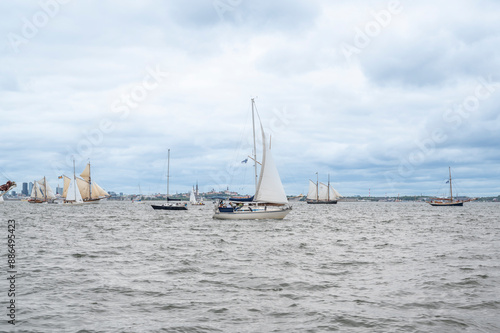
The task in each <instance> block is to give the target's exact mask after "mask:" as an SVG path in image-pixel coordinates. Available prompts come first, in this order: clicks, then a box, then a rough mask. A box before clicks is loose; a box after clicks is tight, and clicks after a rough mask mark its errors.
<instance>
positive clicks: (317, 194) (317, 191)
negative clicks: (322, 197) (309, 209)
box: [316, 172, 319, 201]
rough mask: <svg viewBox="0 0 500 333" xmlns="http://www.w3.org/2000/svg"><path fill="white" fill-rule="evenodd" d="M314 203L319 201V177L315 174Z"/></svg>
mask: <svg viewBox="0 0 500 333" xmlns="http://www.w3.org/2000/svg"><path fill="white" fill-rule="evenodd" d="M316 201H319V176H318V173H317V172H316Z"/></svg>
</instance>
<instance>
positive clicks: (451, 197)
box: [448, 167, 453, 202]
mask: <svg viewBox="0 0 500 333" xmlns="http://www.w3.org/2000/svg"><path fill="white" fill-rule="evenodd" d="M448 170H449V172H450V202H453V192H452V189H451V167H448Z"/></svg>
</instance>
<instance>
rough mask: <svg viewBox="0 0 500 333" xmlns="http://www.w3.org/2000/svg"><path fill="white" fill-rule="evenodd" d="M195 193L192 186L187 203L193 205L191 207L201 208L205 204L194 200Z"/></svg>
mask: <svg viewBox="0 0 500 333" xmlns="http://www.w3.org/2000/svg"><path fill="white" fill-rule="evenodd" d="M196 186H198V185H196ZM195 192H196V191H195V190H194V186H193V188H192V189H191V194H189V203H190V204H191V205H193V206H203V205H205V204H204V203H203V200H201V199H200V200H198V199H197V198H196V193H195Z"/></svg>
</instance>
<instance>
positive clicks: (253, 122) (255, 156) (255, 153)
mask: <svg viewBox="0 0 500 333" xmlns="http://www.w3.org/2000/svg"><path fill="white" fill-rule="evenodd" d="M254 104H255V101H254V99H253V98H252V125H253V160H254V162H255V163H254V165H255V191H257V146H256V144H255V116H254Z"/></svg>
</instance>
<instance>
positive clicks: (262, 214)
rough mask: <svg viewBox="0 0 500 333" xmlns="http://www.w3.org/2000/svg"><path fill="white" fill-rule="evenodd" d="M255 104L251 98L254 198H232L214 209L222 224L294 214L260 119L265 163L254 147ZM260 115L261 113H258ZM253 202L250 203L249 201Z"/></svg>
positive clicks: (219, 202)
mask: <svg viewBox="0 0 500 333" xmlns="http://www.w3.org/2000/svg"><path fill="white" fill-rule="evenodd" d="M255 112H256V108H255V100H254V99H253V98H252V123H253V145H254V149H253V158H252V157H251V159H252V160H253V161H254V162H255V195H254V196H253V197H252V198H251V199H245V198H242V199H241V200H240V199H238V198H230V199H227V200H222V199H220V200H219V201H218V202H216V204H215V207H214V215H213V218H214V219H219V220H254V219H283V218H285V216H286V215H287V214H288V213H289V212H290V211H291V209H292V207H291V206H290V205H288V200H287V197H286V194H285V190H284V189H283V184H282V183H281V179H280V175H279V173H278V169H277V168H276V165H275V164H274V160H273V157H272V155H271V147H270V146H268V145H267V142H266V136H265V133H264V129H263V127H262V123H261V121H260V118H259V124H260V130H261V133H262V162H261V163H259V162H257V153H256V144H255V142H256V141H255ZM257 115H258V113H257ZM257 164H260V165H261V167H260V174H259V176H258V178H257ZM249 200H251V201H249Z"/></svg>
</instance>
